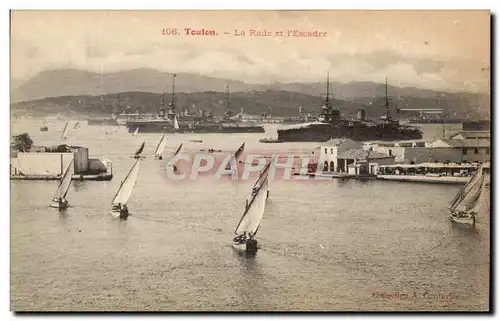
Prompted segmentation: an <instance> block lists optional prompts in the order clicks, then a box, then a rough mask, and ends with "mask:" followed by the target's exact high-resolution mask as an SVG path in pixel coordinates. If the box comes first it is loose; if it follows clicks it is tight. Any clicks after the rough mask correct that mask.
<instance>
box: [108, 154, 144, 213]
mask: <svg viewBox="0 0 500 321" xmlns="http://www.w3.org/2000/svg"><path fill="white" fill-rule="evenodd" d="M140 160H141V159H140V158H138V159H137V160H136V161H135V163H134V165H132V167H131V168H130V170H129V171H128V174H127V176H125V179H124V180H123V181H121V183H120V188H118V190H117V191H116V194H115V196H113V200H112V201H111V204H113V202H114V201H115V198H116V196H117V195H118V193H120V190H121V189H122V187H123V184H124V183H125V182H126V181H127V179H128V177H129V176H130V173H132V170H133V169H134V167H135V166H136V165H137V163H138V162H139V161H140Z"/></svg>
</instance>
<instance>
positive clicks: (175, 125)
mask: <svg viewBox="0 0 500 321" xmlns="http://www.w3.org/2000/svg"><path fill="white" fill-rule="evenodd" d="M174 128H175V129H179V121H178V120H177V115H175V116H174Z"/></svg>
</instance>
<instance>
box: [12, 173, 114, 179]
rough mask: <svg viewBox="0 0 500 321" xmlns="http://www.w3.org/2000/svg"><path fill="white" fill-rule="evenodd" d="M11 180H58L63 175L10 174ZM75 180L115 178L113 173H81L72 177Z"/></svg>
mask: <svg viewBox="0 0 500 321" xmlns="http://www.w3.org/2000/svg"><path fill="white" fill-rule="evenodd" d="M10 179H11V180H22V181H58V180H60V179H61V176H53V175H10ZM71 179H72V180H74V181H110V180H112V179H113V174H97V175H81V174H75V175H72V177H71Z"/></svg>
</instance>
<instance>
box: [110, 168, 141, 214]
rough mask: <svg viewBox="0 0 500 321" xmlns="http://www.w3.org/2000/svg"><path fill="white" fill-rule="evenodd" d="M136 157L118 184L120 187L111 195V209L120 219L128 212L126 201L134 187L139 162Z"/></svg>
mask: <svg viewBox="0 0 500 321" xmlns="http://www.w3.org/2000/svg"><path fill="white" fill-rule="evenodd" d="M140 160H141V159H140V158H138V159H137V160H136V161H135V163H134V165H133V166H132V168H131V169H130V171H129V172H128V174H127V176H126V177H125V180H124V181H123V182H122V183H121V184H120V188H119V189H118V191H117V192H116V194H115V197H113V201H111V211H112V212H115V213H120V214H119V217H120V219H127V217H128V215H129V212H128V207H127V205H126V204H127V202H128V200H129V198H130V195H132V190H133V189H134V186H135V182H136V181H137V176H138V175H139V162H140Z"/></svg>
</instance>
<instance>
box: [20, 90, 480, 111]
mask: <svg viewBox="0 0 500 321" xmlns="http://www.w3.org/2000/svg"><path fill="white" fill-rule="evenodd" d="M118 99H119V103H120V108H119V111H128V112H135V111H139V112H157V111H158V108H159V106H160V104H161V101H162V95H161V94H158V93H151V92H139V91H133V92H124V93H120V94H119V95H115V94H113V95H111V94H108V95H97V96H88V95H77V96H60V97H52V98H44V99H40V100H33V101H24V102H18V103H14V104H11V112H12V115H13V116H19V115H30V116H38V117H40V116H49V115H65V116H110V115H111V113H113V112H116V111H118V109H117V103H118ZM322 99H323V97H321V96H314V95H308V94H304V93H299V92H290V91H274V90H266V91H248V92H234V93H231V96H230V100H231V106H232V110H233V112H235V113H237V112H239V111H240V109H241V108H243V109H244V111H245V112H246V113H249V114H263V113H269V112H270V111H271V109H270V108H269V107H270V106H272V114H273V115H274V116H298V109H299V106H303V111H304V113H311V114H312V115H315V114H316V113H318V112H319V110H320V107H321V105H322ZM170 100H171V94H165V102H166V103H167V104H168V102H170ZM223 100H224V93H222V92H215V91H205V92H191V93H186V92H181V93H177V94H176V104H177V109H178V110H186V109H187V110H189V111H190V112H192V113H195V112H196V111H197V110H198V109H204V110H210V111H212V112H213V113H214V115H216V116H222V115H223V114H224V104H223ZM486 103H487V101H486V102H484V101H483V102H480V101H478V100H476V99H472V98H467V97H463V96H461V95H454V94H447V95H446V96H443V97H440V98H422V97H411V96H400V97H393V98H391V106H396V107H397V108H443V109H444V110H445V116H447V117H464V118H488V117H489V109H487V108H486V109H485V108H482V109H480V108H479V107H478V106H486ZM333 104H334V105H335V106H338V107H339V109H340V110H341V113H342V114H343V115H344V117H346V118H348V117H351V116H354V115H355V114H356V112H357V110H358V109H359V108H364V109H365V111H366V115H367V117H380V116H381V115H383V114H384V113H385V108H384V107H383V106H384V98H382V97H378V98H373V99H369V98H360V99H356V100H339V99H335V100H334V101H333ZM395 111H396V109H395V108H391V113H392V114H393V115H395V114H394V113H395ZM395 116H396V115H395ZM397 116H398V117H400V118H405V117H412V116H414V114H412V113H404V112H402V113H399V114H398V115H397Z"/></svg>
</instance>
